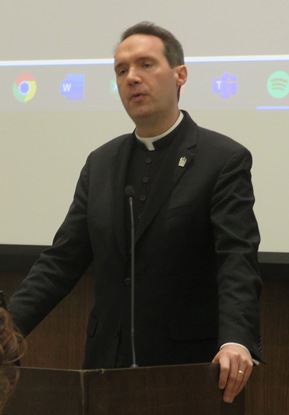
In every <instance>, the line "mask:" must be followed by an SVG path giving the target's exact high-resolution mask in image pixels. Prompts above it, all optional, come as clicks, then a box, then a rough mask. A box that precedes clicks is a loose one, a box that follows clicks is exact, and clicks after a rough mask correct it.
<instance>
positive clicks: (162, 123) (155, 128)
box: [135, 109, 180, 137]
mask: <svg viewBox="0 0 289 415" xmlns="http://www.w3.org/2000/svg"><path fill="white" fill-rule="evenodd" d="M179 115H180V111H179V109H177V110H176V111H175V112H174V114H173V115H172V116H171V117H167V118H162V117H161V116H159V115H158V116H157V117H155V118H153V117H149V118H146V119H141V120H138V121H137V122H136V123H135V124H136V134H137V135H138V136H140V137H156V136H158V135H161V134H163V133H165V132H166V131H167V130H169V129H170V128H171V127H172V126H173V125H174V123H175V122H176V121H177V119H178V117H179Z"/></svg>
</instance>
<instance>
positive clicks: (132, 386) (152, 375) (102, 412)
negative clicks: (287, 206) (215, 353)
mask: <svg viewBox="0 0 289 415" xmlns="http://www.w3.org/2000/svg"><path fill="white" fill-rule="evenodd" d="M218 373H219V366H218V365H217V364H194V365H181V366H161V367H145V368H136V369H113V370H106V369H103V370H89V371H87V370H59V369H58V370H57V369H56V370H54V369H38V368H21V369H20V380H19V383H18V387H17V389H16V391H15V393H14V395H13V397H12V398H11V399H10V401H9V402H8V404H7V407H6V408H5V412H4V415H244V414H245V394H244V392H242V393H241V394H240V395H239V396H238V397H237V398H236V399H235V401H234V402H233V403H232V404H226V403H224V402H223V400H222V392H221V391H220V390H219V389H218V386H217V379H218Z"/></svg>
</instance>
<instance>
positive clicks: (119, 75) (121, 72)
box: [116, 68, 127, 77]
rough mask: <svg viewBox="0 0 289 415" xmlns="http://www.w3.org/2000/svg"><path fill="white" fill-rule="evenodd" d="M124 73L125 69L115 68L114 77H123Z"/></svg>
mask: <svg viewBox="0 0 289 415" xmlns="http://www.w3.org/2000/svg"><path fill="white" fill-rule="evenodd" d="M126 72H127V69H126V68H117V69H116V75H117V76H118V77H121V76H123V75H125V74H126Z"/></svg>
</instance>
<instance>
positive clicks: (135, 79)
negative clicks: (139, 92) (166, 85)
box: [127, 66, 141, 85]
mask: <svg viewBox="0 0 289 415" xmlns="http://www.w3.org/2000/svg"><path fill="white" fill-rule="evenodd" d="M127 82H128V83H129V84H130V85H134V84H139V83H140V82H141V79H140V76H139V74H138V71H137V69H136V68H135V67H133V66H132V67H130V68H129V70H128V73H127Z"/></svg>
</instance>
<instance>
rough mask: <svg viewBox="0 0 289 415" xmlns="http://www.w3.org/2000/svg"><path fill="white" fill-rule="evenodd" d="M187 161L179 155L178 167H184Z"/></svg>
mask: <svg viewBox="0 0 289 415" xmlns="http://www.w3.org/2000/svg"><path fill="white" fill-rule="evenodd" d="M186 162H187V157H181V158H180V160H179V167H185V165H186Z"/></svg>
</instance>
